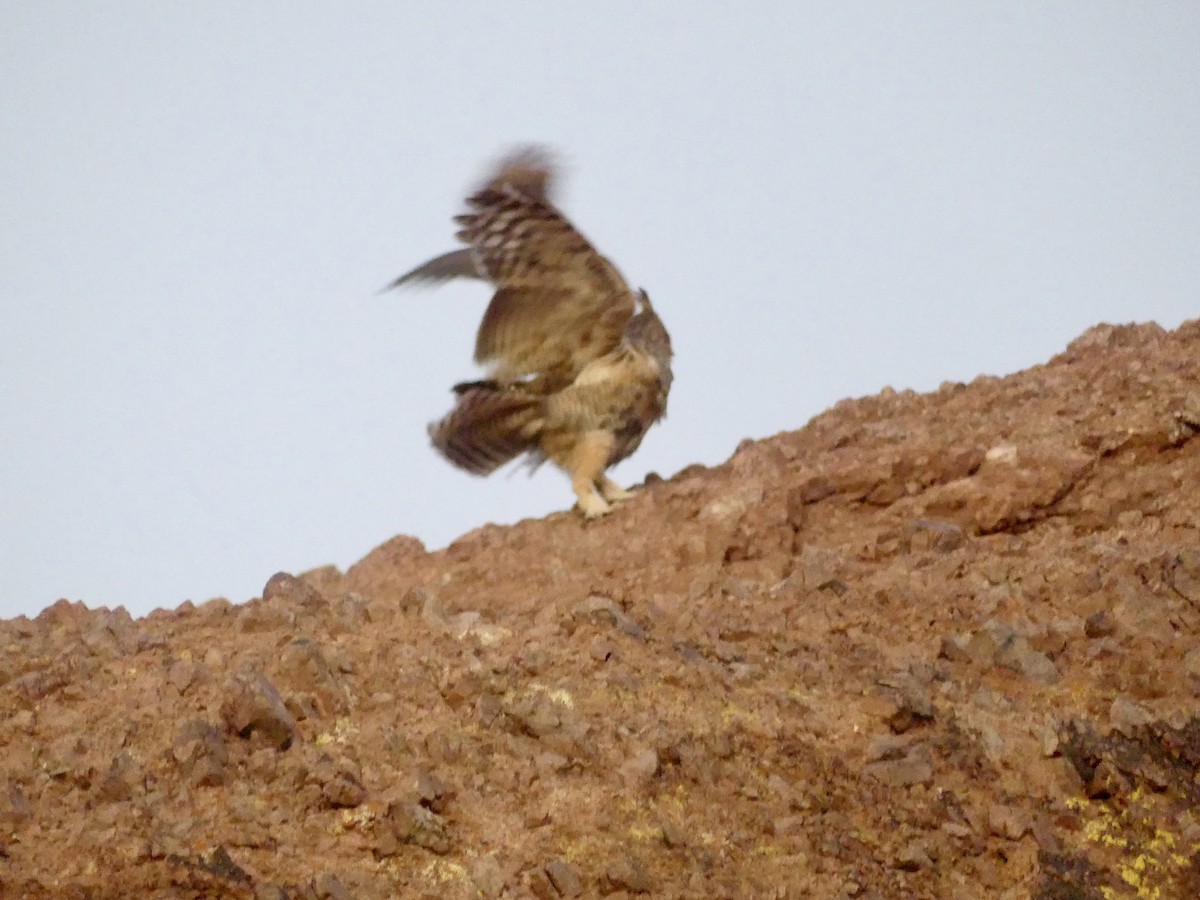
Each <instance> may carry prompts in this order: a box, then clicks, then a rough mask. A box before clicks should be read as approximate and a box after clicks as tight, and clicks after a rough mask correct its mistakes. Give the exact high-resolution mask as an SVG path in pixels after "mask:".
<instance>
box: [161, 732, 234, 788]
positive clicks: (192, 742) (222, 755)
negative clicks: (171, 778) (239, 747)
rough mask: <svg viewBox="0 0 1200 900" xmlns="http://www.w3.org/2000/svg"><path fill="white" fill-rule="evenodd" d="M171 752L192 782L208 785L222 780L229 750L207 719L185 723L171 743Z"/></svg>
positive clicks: (221, 782)
mask: <svg viewBox="0 0 1200 900" xmlns="http://www.w3.org/2000/svg"><path fill="white" fill-rule="evenodd" d="M171 755H172V756H173V757H174V759H175V761H176V762H177V763H178V764H179V767H180V769H182V770H183V772H184V773H185V774H186V775H187V776H188V777H189V778H190V779H191V780H192V782H193V783H194V784H197V785H201V786H204V787H211V786H214V785H218V784H223V783H224V781H225V778H226V770H225V766H226V764H227V763H228V762H229V750H228V749H227V748H226V746H225V739H224V738H223V737H221V732H219V731H217V729H215V728H213V726H212V725H210V724H208V723H207V722H205V721H202V720H200V719H192V720H190V721H188V722H185V723H184V724H183V727H182V728H181V729H180V730H179V734H178V735H177V736H176V738H175V741H174V743H172V745H171Z"/></svg>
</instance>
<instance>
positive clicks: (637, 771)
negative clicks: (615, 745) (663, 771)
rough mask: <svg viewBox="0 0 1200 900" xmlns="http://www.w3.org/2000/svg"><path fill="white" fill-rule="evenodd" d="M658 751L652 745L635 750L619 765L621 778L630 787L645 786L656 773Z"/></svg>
mask: <svg viewBox="0 0 1200 900" xmlns="http://www.w3.org/2000/svg"><path fill="white" fill-rule="evenodd" d="M658 766H659V761H658V753H657V752H656V751H655V750H654V748H653V747H645V748H642V749H640V750H635V751H634V752H633V753H631V754H630V756H629V758H628V759H627V760H626V761H625V763H624V764H623V765H622V766H621V778H622V779H623V780H624V781H625V783H626V784H627V785H629V786H630V787H634V786H637V787H645V786H646V785H648V784H649V783H650V782H651V781H652V780H653V778H654V776H655V775H656V774H658Z"/></svg>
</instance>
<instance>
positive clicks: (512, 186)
mask: <svg viewBox="0 0 1200 900" xmlns="http://www.w3.org/2000/svg"><path fill="white" fill-rule="evenodd" d="M551 183H552V170H551V167H550V164H549V161H548V159H547V156H546V154H545V153H544V152H542V151H538V150H524V151H522V152H520V153H517V154H514V155H512V156H510V157H509V158H507V159H506V160H505V161H504V162H502V163H501V164H500V166H499V167H498V168H497V170H496V171H495V173H494V174H493V175H492V176H491V177H490V178H489V179H488V181H487V183H486V184H484V185H483V187H481V188H479V190H477V191H475V192H474V193H473V194H471V196H469V197H468V198H467V207H468V212H466V213H465V214H463V215H461V216H458V217H457V218H456V221H457V222H458V224H459V226H460V228H459V231H458V238H459V240H461V241H463V243H465V244H466V245H467V247H466V248H465V249H461V250H455V251H451V252H450V253H446V254H443V255H441V256H439V257H436V258H435V259H432V260H430V261H429V262H427V263H424V264H423V265H421V266H418V267H417V268H416V269H413V270H412V271H411V272H408V273H407V274H405V275H402V276H401V277H399V278H397V279H396V280H395V281H394V282H392V284H391V285H389V288H391V287H400V286H402V285H407V284H419V283H433V284H437V283H441V282H444V281H447V280H449V279H452V278H478V279H482V280H484V281H488V282H490V283H491V284H492V285H493V286H494V287H495V292H494V294H493V295H492V300H491V303H489V304H488V308H487V311H486V312H485V313H484V316H483V321H482V322H481V323H480V326H479V331H478V334H477V335H476V341H475V360H476V362H479V363H482V364H484V365H486V366H488V367H490V369H491V377H490V378H488V379H485V380H482V381H475V382H468V383H464V384H460V385H458V386H456V388H455V393H456V394H457V395H458V399H457V402H456V403H455V406H454V409H453V410H451V412H450V413H449V415H447V416H446V417H445V418H444V419H442V420H441V421H439V422H435V423H433V424H432V425H430V426H429V434H430V437H431V438H432V440H433V445H434V446H435V447H436V448H437V449H438V450H439V451H440V452H441V453H442V454H443V455H444V456H445V457H446V458H447V459H448V460H450V462H452V463H454V464H455V465H456V466H459V467H460V468H462V469H465V470H467V471H468V472H473V473H475V474H477V475H486V474H488V473H489V472H492V471H494V470H495V469H497V468H499V467H500V466H502V465H504V464H505V463H506V462H509V461H510V460H512V459H515V458H516V457H518V456H520V455H522V454H525V453H528V454H530V455H531V456H532V457H533V458H534V460H535V461H540V460H543V459H550V460H552V461H553V462H555V463H556V464H557V465H558V466H560V467H561V468H562V469H564V470H565V471H566V472H567V473H568V475H570V476H571V482H572V487H573V488H574V491H575V495H576V497H577V498H578V500H579V507H580V509H581V510H582V511H583V513H584V515H586V516H588V517H592V516H599V515H603V514H604V513H606V512H608V510H609V502H610V501H615V500H622V499H625V498H626V497H628V496H629V495H628V493H627V492H625V491H623V490H622V489H621V488H619V487H618V486H617V485H616V484H615V483H614V482H613V481H612V480H610V479H609V478H608V476H607V475H605V474H604V473H605V470H607V469H608V468H609V467H610V466H612V465H615V464H616V463H618V462H620V461H621V460H622V459H625V458H626V457H627V456H629V455H630V454H631V453H633V452H634V451H635V450H636V449H637V448H638V445H639V444H641V441H642V438H643V437H644V436H645V434H646V431H647V430H648V429H649V428H650V426H651V425H653V424H654V423H655V422H657V421H658V420H659V419H660V418H662V417H663V415H665V414H666V409H667V394H668V392H669V391H670V389H671V377H672V376H671V339H670V336H669V335H668V334H667V330H666V328H665V327H664V326H663V324H662V321H661V320H660V319H659V318H658V315H657V314H656V313H655V312H654V309H653V307H652V306H651V305H650V300H649V298H648V297H647V296H646V293H645V291H639V292H638V293H637V294H636V295H635V294H634V292H633V291H632V290H630V288H629V285H628V284H626V282H625V279H624V278H622V277H621V273H620V272H619V271H617V268H616V267H615V266H614V265H613V264H612V263H611V262H609V261H608V260H607V259H605V258H604V257H603V256H601V255H600V254H599V253H597V252H596V250H595V249H594V248H593V247H592V245H591V244H590V243H588V241H587V239H586V238H584V236H583V235H582V234H580V233H579V231H577V230H576V229H575V227H574V226H573V225H572V224H571V223H570V222H569V221H568V220H567V219H566V217H565V216H563V214H562V213H561V212H559V210H558V209H557V208H556V207H555V206H554V204H553V203H552V202H551V200H550V187H551Z"/></svg>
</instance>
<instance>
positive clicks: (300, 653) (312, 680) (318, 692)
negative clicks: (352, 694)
mask: <svg viewBox="0 0 1200 900" xmlns="http://www.w3.org/2000/svg"><path fill="white" fill-rule="evenodd" d="M275 677H276V678H277V679H278V681H279V683H280V684H281V685H282V686H283V687H284V688H285V689H289V690H292V691H296V692H300V693H306V694H311V695H313V696H314V697H316V699H317V700H318V702H319V703H320V705H321V707H322V708H323V712H324V714H325V715H339V714H344V713H346V712H348V711H349V708H350V704H349V701H348V700H347V698H346V691H345V688H343V687H342V685H341V682H339V681H338V679H337V676H336V675H334V674H333V669H332V668H331V667H330V665H329V662H328V660H326V659H325V655H324V654H323V653H322V652H321V648H320V647H318V646H317V645H316V644H315V643H313V642H312V641H310V640H308V639H307V638H297V639H295V640H293V641H290V642H289V643H288V644H287V646H285V647H284V648H283V651H282V652H281V653H280V655H279V661H278V662H277V663H276V666H275ZM305 718H313V716H309V715H306V716H305Z"/></svg>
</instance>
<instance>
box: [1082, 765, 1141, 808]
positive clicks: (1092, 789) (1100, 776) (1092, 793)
mask: <svg viewBox="0 0 1200 900" xmlns="http://www.w3.org/2000/svg"><path fill="white" fill-rule="evenodd" d="M1129 790H1130V783H1129V779H1128V778H1126V777H1125V775H1124V774H1122V772H1121V770H1120V769H1118V768H1117V767H1116V766H1114V765H1113V764H1112V763H1111V762H1109V761H1108V760H1107V759H1103V760H1101V761H1100V764H1099V765H1098V766H1096V769H1095V771H1094V772H1093V773H1092V777H1091V778H1090V779H1089V780H1088V783H1087V786H1086V787H1085V788H1084V791H1085V792H1086V793H1087V795H1088V797H1090V798H1091V799H1093V800H1107V799H1109V798H1111V797H1121V796H1124V795H1125V794H1127V793H1129Z"/></svg>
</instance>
